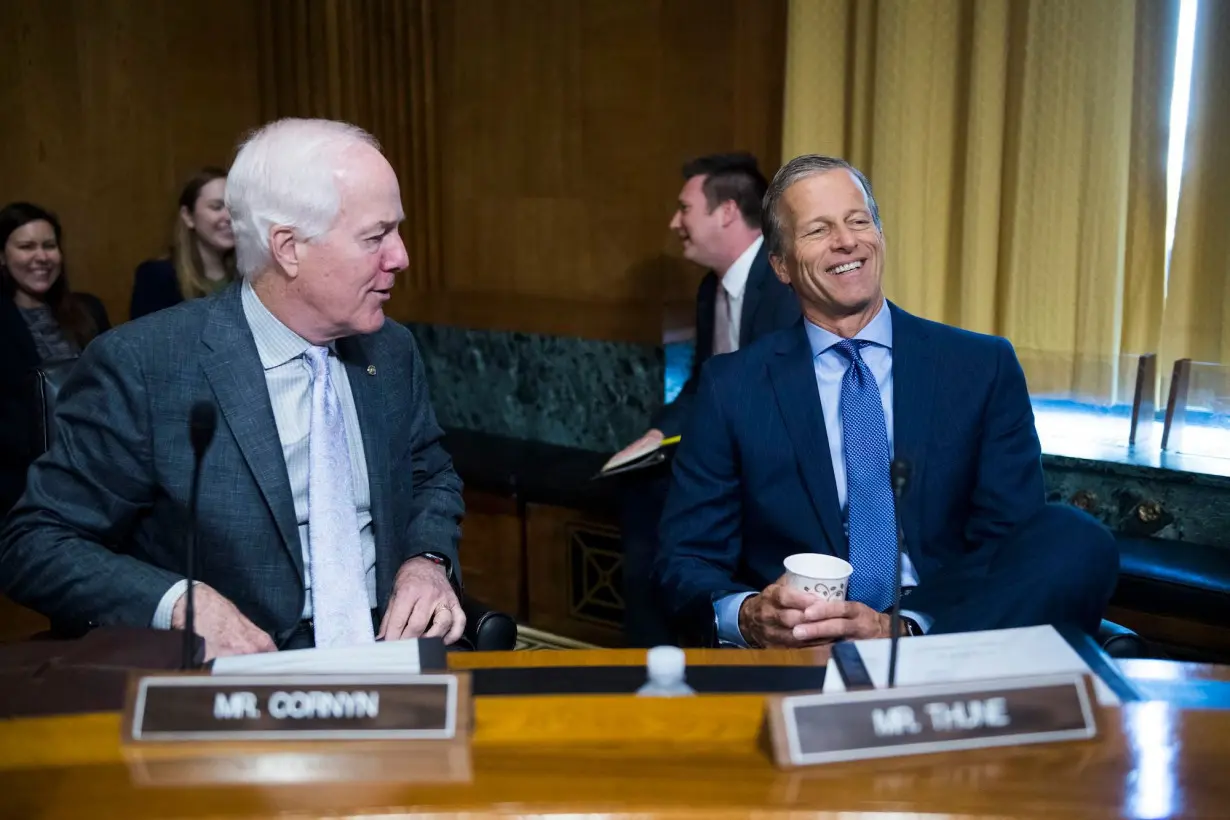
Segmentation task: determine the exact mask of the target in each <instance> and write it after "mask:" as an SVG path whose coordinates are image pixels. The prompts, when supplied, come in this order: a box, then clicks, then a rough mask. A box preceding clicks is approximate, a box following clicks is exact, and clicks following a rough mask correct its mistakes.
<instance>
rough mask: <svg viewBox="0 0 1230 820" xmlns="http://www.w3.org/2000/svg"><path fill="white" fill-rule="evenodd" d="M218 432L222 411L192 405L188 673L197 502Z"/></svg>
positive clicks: (192, 654) (192, 655)
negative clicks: (219, 414) (206, 463)
mask: <svg viewBox="0 0 1230 820" xmlns="http://www.w3.org/2000/svg"><path fill="white" fill-rule="evenodd" d="M217 428H218V408H217V407H215V406H214V403H213V402H211V401H198V402H196V403H195V404H193V405H192V409H191V411H189V414H188V438H189V440H190V441H191V442H192V489H191V496H190V497H189V500H188V548H187V550H186V553H187V555H186V556H185V558H186V561H185V563H186V564H187V567H186V570H187V576H186V577H187V581H188V589H187V591H186V592H185V593H184V594H185V595H186V597H185V599H184V654H183V668H184V669H195V668H196V601H195V600H194V598H193V594H192V587H193V585H194V584H195V582H196V534H197V502H198V500H199V498H200V494H201V465H202V463H203V462H204V461H205V452H206V451H207V450H208V449H209V445H210V442H212V441H213V439H214V432H215V431H216V430H217Z"/></svg>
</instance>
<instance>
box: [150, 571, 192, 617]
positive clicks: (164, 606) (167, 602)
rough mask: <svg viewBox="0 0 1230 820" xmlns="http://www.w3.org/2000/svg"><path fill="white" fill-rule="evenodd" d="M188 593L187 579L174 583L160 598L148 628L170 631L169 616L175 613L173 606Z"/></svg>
mask: <svg viewBox="0 0 1230 820" xmlns="http://www.w3.org/2000/svg"><path fill="white" fill-rule="evenodd" d="M187 591H188V579H186V578H185V579H184V580H182V581H176V582H175V583H174V584H173V585H172V586H171V588H170V589H168V590H167V591H166V594H165V595H163V596H162V600H161V601H159V602H158V608H157V609H155V610H154V620H153V621H151V622H150V626H152V627H153V628H154V629H170V628H171V615H172V613H174V612H175V605H176V604H177V603H179V599H180V598H182V597H184V593H185V592H187Z"/></svg>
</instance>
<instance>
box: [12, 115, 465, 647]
mask: <svg viewBox="0 0 1230 820" xmlns="http://www.w3.org/2000/svg"><path fill="white" fill-rule="evenodd" d="M227 206H228V208H229V209H230V212H231V216H232V219H233V223H234V230H235V238H236V246H237V251H238V263H239V268H240V272H241V273H242V274H243V280H242V282H241V283H238V284H236V285H235V286H232V287H231V288H230V289H228V290H226V291H224V292H222V293H220V294H218V295H217V296H215V297H212V298H209V299H200V300H194V301H191V302H187V303H184V304H182V305H179V306H177V307H175V308H171V309H169V310H165V311H162V312H159V313H156V314H153V315H151V316H148V317H146V318H144V319H142V320H140V321H137V322H133V323H130V324H127V325H124V326H122V327H120V328H118V329H117V330H115V331H114V332H112V333H110V334H107V335H105V336H103V337H101V338H99V339H98V340H97V341H96V342H95V343H94V344H92V345H91V346H90V347H89V348H88V349H87V350H86V352H85V354H84V356H83V357H82V359H81V361H80V363H79V364H78V365H77V366H76V367H75V369H74V372H73V374H72V376H71V377H70V379H69V380H68V382H67V383H66V384H65V385H64V388H63V390H62V391H61V393H60V398H59V406H58V412H57V430H56V439H55V441H54V443H53V445H52V446H51V448H50V450H49V452H48V453H47V454H46V455H44V456H43V457H42V458H41V459H40V460H39V461H38V462H36V463H35V465H34V466H33V467H32V469H31V471H30V478H29V486H28V490H27V492H26V495H25V497H24V498H23V499H22V501H21V502H20V503H19V504H18V506H17V507H16V508H15V509H14V511H13V513H12V516H11V517H10V519H9V521H8V523H7V526H6V527H5V529H4V531H3V533H2V534H0V591H3V592H4V593H5V594H7V595H9V596H10V597H11V598H13V599H15V600H16V601H18V602H19V603H22V604H25V605H27V606H29V607H31V608H33V609H35V610H38V611H40V612H42V613H43V614H45V615H47V616H48V617H49V618H50V619H51V620H52V622H53V623H55V624H58V625H62V626H64V627H66V628H70V629H72V628H88V627H89V626H94V625H135V626H151V625H152V626H154V627H159V628H183V627H184V625H185V608H186V607H185V592H186V590H187V580H186V578H185V576H186V574H187V566H186V563H187V559H186V554H185V548H184V544H185V536H186V533H187V528H188V523H189V522H188V510H189V502H190V491H191V485H192V473H193V463H194V457H193V450H192V446H191V443H190V441H189V414H190V409H191V407H192V405H193V404H194V403H195V402H197V401H200V400H207V401H211V402H214V403H216V405H217V408H218V410H219V412H218V429H217V432H216V434H215V436H214V439H213V443H212V446H211V448H210V450H209V452H208V454H207V457H206V459H205V462H204V466H203V469H202V475H201V486H200V496H199V505H198V517H199V518H198V520H199V529H198V533H199V534H198V540H197V546H196V560H195V563H196V568H195V569H196V571H195V578H196V579H197V581H198V583H197V584H196V585H195V586H194V589H193V593H194V598H195V630H196V632H197V633H198V634H199V635H201V636H202V637H203V638H204V640H205V646H206V656H207V657H214V656H219V655H230V654H244V653H252V652H265V651H272V650H274V649H278V648H282V649H285V648H303V647H308V646H312V645H324V646H341V645H352V644H359V643H365V642H370V641H372V640H375V639H386V640H396V639H399V638H408V637H418V636H426V637H442V638H444V640H445V642H446V643H453V642H455V641H456V640H457V639H458V638H459V637H460V636H461V634H462V631H463V628H464V626H465V615H464V613H463V611H462V608H461V606H460V604H459V601H458V596H457V593H456V591H455V588H456V586H457V584H458V582H459V578H458V573H459V567H458V560H457V540H458V537H459V534H460V529H459V524H460V521H461V517H462V514H463V511H464V508H463V504H462V500H461V481H460V480H459V479H458V477H457V475H456V473H455V472H454V471H453V468H452V462H451V460H450V458H449V456H448V454H447V453H446V452H445V451H444V450H443V448H442V447H441V445H440V439H441V436H442V431H441V430H440V428H439V426H438V425H437V423H436V419H435V414H434V412H433V411H432V407H431V403H430V400H429V398H428V395H427V387H426V381H425V379H424V373H423V364H422V361H421V360H420V358H419V355H418V352H417V349H416V347H415V344H414V339H413V337H412V336H411V334H410V332H409V331H408V330H406V329H405V328H404V327H401V326H400V325H398V324H396V323H394V322H386V321H385V320H384V319H385V317H384V310H383V309H384V304H385V302H387V301H388V298H389V290H390V289H391V288H392V287H393V283H394V278H395V274H396V273H397V272H398V271H399V270H401V269H403V268H405V267H406V265H407V263H408V259H407V255H406V248H405V245H404V244H403V243H402V239H401V237H400V235H399V234H398V226H399V224H400V223H401V221H402V219H403V214H402V207H401V195H400V192H399V190H398V183H397V176H396V174H395V173H394V172H393V169H392V168H391V167H390V165H389V163H388V162H387V161H386V160H385V158H384V156H383V155H382V154H381V152H380V150H379V147H378V145H377V144H376V142H375V140H374V139H373V138H372V137H371V136H370V135H369V134H367V133H365V132H364V131H362V130H361V129H359V128H356V127H354V126H352V125H347V124H345V123H338V122H331V121H326V120H281V121H278V122H274V123H272V124H269V125H267V126H265V127H264V128H261V129H260V130H258V131H257V132H255V133H254V134H253V135H252V136H251V137H250V138H249V139H248V140H247V141H246V142H245V143H244V144H243V146H242V147H241V148H240V151H239V153H238V155H237V156H236V158H235V162H234V164H233V166H232V167H231V170H230V174H229V176H228V178H227Z"/></svg>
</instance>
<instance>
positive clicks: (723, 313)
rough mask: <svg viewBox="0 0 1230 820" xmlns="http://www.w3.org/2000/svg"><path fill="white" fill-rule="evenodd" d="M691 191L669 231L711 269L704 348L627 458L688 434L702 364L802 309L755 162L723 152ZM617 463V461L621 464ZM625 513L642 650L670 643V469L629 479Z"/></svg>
mask: <svg viewBox="0 0 1230 820" xmlns="http://www.w3.org/2000/svg"><path fill="white" fill-rule="evenodd" d="M683 178H684V184H683V189H682V190H681V191H680V192H679V202H678V206H677V207H676V209H675V214H674V216H673V217H672V218H671V221H670V229H671V230H672V231H674V232H675V234H676V235H678V237H679V239H680V241H681V242H682V244H683V256H684V258H685V259H688V260H690V261H692V262H695V263H696V264H698V265H700V266H701V267H703V268H706V269H707V270H708V273H707V274H706V275H705V277H704V279H702V280H701V283H700V287H699V288H698V290H697V293H696V347H695V352H694V355H693V359H692V372H691V375H690V377H689V378H688V380H687V383H686V384H685V385H684V387H683V390H682V391H681V392H680V393H679V395H678V396H677V397H676V398H675V400H674V401H672V402H671V403H670V404H668V405H666V406H665V407H663V408H662V409H661V410H660V411H659V412H658V413H657V414H655V416H654V418H653V420H652V422H651V429H650V430H649V431H648V432H646V433H645V434H644V435H643V436H642V437H641V438H640V439H638V440H637V441H635V442H633V443H632V444H630V445H629V446H628V447H627V448H625V450H624V451H621V452H623V453H626V452H629V451H631V450H635V449H641V448H645V447H652V446H654V445H656V444H658V443H660V442H661V441H662V440H663V439H664V438H667V437H671V436H676V435H679V434H680V433H681V432H682V431H683V427H684V425H685V423H686V422H687V419H688V415H689V413H690V411H691V407H692V404H693V402H694V401H695V397H696V389H697V385H698V384H699V379H700V369H701V366H702V365H703V364H704V363H705V362H706V361H708V360H709V358H710V357H712V356H714V355H719V354H722V353H731V352H734V351H736V350H738V349H739V348H740V347H743V346H745V345H749V344H751V343H752V342H754V341H756V340H757V339H759V338H761V337H762V336H764V335H766V334H768V333H772V332H773V331H775V330H779V329H781V328H784V327H789V326H790V325H792V324H794V323H795V322H797V321H798V319H799V315H800V313H799V303H798V300H797V299H796V298H795V296H794V293H793V292H792V291H791V290H790V288H789V286H787V285H785V284H783V283H782V282H780V281H778V279H777V278H776V277H775V276H774V275H773V271H772V269H771V268H770V266H769V258H768V253H767V252H766V248H765V246H764V237H763V235H762V228H761V215H760V207H761V199H762V198H763V197H764V192H765V188H766V187H767V183H766V182H765V178H764V175H763V174H761V172H760V169H759V168H758V167H757V163H756V158H755V157H753V156H751V155H749V154H741V153H736V154H714V155H710V156H705V157H700V158H698V159H694V160H692V161H691V162H688V163H687V164H685V165H684V166H683ZM616 457H618V456H616ZM627 480H628V482H629V485H628V488H627V491H626V494H625V498H624V503H623V511H622V522H621V524H622V527H621V531H622V539H623V550H624V559H623V560H624V605H625V612H626V618H625V633H626V637H627V639H628V641H629V643H630V644H631V645H633V646H653V645H656V644H660V643H670V642H671V633H670V631H669V630H668V628H667V625H666V621H665V620H664V618H663V617H662V615H661V612H660V608H659V607H658V605H657V604H656V602H655V600H654V598H653V596H652V594H651V593H650V584H649V577H650V572H651V570H652V566H653V561H654V558H655V556H656V555H657V551H658V520H659V518H660V517H661V515H662V506H663V504H664V502H665V497H666V492H667V489H668V487H669V476H668V475H666V474H665V473H664V471H659V473H658V474H657V475H649V476H642V475H630V476H629V477H628V479H627Z"/></svg>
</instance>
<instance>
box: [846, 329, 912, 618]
mask: <svg viewBox="0 0 1230 820" xmlns="http://www.w3.org/2000/svg"><path fill="white" fill-rule="evenodd" d="M869 344H871V342H867V341H864V340H862V339H845V340H843V341H841V342H838V343H837V344H836V345H834V346H833V347H834V349H836V350H837V351H838V352H840V353H841V354H842V355H843V356H845V357H846V358H847V359H849V360H850V367H849V369H847V370H846V374H845V376H843V377H842V379H841V401H840V405H841V407H840V409H841V443H842V450H843V451H844V453H845V462H846V510H847V513H846V527H847V532H848V533H849V535H848V537H849V539H850V563H851V564H853V565H854V575H852V576H851V577H850V587H849V590H848V598H849V600H851V601H858V602H860V603H864V604H866V605H867V606H869V607H871V608H872V609H874V610H875V611H876V612H883V611H884V610H886V609H888V608H889V607H890V606H892V603H893V594H894V592H895V590H896V583H894V580H893V570H894V568H895V567H896V558H897V556H896V550H897V521H896V518H895V517H894V515H893V491H892V485H891V484H890V483H889V477H888V468H889V455H888V425H887V424H886V422H885V421H884V405H883V404H882V403H881V401H880V386H879V385H878V384H876V378H875V376H874V375H872V373H871V368H870V367H868V366H867V363H866V362H865V361H863V357H862V355H861V354H860V353H859V350H860V349H861V348H864V347H866V346H867V345H869Z"/></svg>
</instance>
